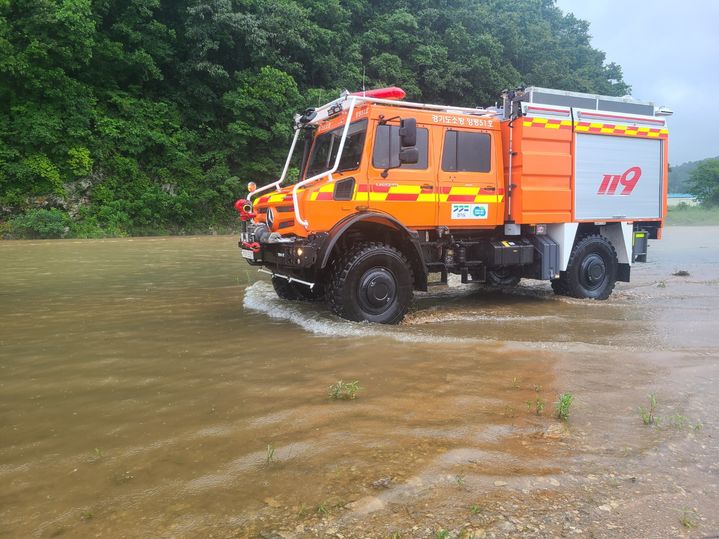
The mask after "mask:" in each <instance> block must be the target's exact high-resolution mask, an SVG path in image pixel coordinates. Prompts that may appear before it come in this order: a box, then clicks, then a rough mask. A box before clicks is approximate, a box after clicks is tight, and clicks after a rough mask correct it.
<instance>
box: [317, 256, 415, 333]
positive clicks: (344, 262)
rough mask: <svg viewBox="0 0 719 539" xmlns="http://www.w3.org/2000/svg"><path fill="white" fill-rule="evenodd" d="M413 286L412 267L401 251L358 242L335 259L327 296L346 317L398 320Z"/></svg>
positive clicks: (331, 303)
mask: <svg viewBox="0 0 719 539" xmlns="http://www.w3.org/2000/svg"><path fill="white" fill-rule="evenodd" d="M412 287H413V277H412V270H411V269H410V266H409V263H408V262H407V259H406V258H405V257H404V255H402V253H401V252H400V251H398V250H397V249H395V248H394V247H391V246H389V245H386V244H383V243H374V242H372V243H361V244H359V245H357V246H355V247H354V248H353V249H351V250H349V251H348V252H347V253H346V254H345V255H343V256H342V257H340V258H338V259H336V260H335V262H334V264H333V267H332V275H331V278H330V282H329V284H328V287H327V299H328V301H329V305H330V308H331V309H332V311H333V312H334V313H335V314H337V315H339V316H341V317H342V318H346V319H347V320H353V321H355V322H360V321H365V320H366V321H368V322H376V323H379V324H397V323H399V322H400V321H401V320H402V318H403V317H404V315H405V313H406V312H407V309H408V308H409V305H410V303H411V302H412V296H413V292H412Z"/></svg>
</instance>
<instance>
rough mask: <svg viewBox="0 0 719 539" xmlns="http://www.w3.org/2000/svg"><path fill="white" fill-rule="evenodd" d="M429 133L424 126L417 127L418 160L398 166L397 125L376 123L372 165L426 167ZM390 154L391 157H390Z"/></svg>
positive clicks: (376, 166) (380, 166) (381, 166)
mask: <svg viewBox="0 0 719 539" xmlns="http://www.w3.org/2000/svg"><path fill="white" fill-rule="evenodd" d="M428 141H429V133H428V131H427V128H426V127H418V128H417V150H418V151H419V160H418V161H417V162H416V163H413V164H411V165H409V164H407V163H404V164H402V166H401V167H400V166H399V164H400V163H399V126H397V125H386V124H385V125H378V126H377V132H376V133H375V137H374V148H373V150H372V166H373V167H374V168H378V169H383V170H384V169H386V168H397V167H399V168H416V169H426V168H427V166H428V165H427V154H428V146H429V144H428ZM390 156H391V157H390Z"/></svg>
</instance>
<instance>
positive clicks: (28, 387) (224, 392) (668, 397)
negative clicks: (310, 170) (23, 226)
mask: <svg viewBox="0 0 719 539" xmlns="http://www.w3.org/2000/svg"><path fill="white" fill-rule="evenodd" d="M649 259H650V261H649V262H648V263H647V264H642V265H637V266H635V267H634V269H633V270H632V271H633V276H632V277H633V281H632V283H629V284H627V283H619V284H618V285H617V288H616V290H615V293H614V295H613V296H612V297H611V298H610V300H608V301H606V302H592V301H580V300H573V299H567V298H558V297H555V296H553V295H552V293H551V291H550V289H549V286H548V285H547V284H544V283H539V282H533V281H523V282H522V284H521V285H520V286H519V287H518V288H516V289H514V290H511V291H491V290H487V289H484V288H481V287H477V286H472V285H466V286H463V285H454V286H450V287H449V288H447V287H438V288H436V289H434V290H433V291H432V292H431V293H430V294H422V295H419V297H418V298H417V301H416V302H415V306H414V308H413V310H412V312H411V313H410V315H409V316H408V317H407V318H406V320H405V321H404V322H403V324H402V325H400V326H396V327H384V326H373V325H367V324H356V323H350V322H345V321H342V320H340V319H338V318H336V317H334V316H332V315H331V314H329V313H328V312H327V311H326V310H325V309H324V308H320V307H318V306H317V305H312V304H298V303H288V302H283V301H280V300H278V299H277V298H276V297H275V295H274V292H273V291H272V288H271V286H270V285H269V283H268V281H267V279H266V278H265V276H262V275H261V274H258V273H257V272H256V271H255V270H254V269H252V268H250V267H249V266H248V265H247V264H246V263H245V262H244V261H243V260H242V259H241V258H240V256H239V253H238V250H237V248H236V239H235V238H232V237H190V238H150V239H117V240H89V241H35V242H0V307H1V309H2V310H1V311H0V312H1V313H2V323H1V324H0V485H1V488H0V537H35V536H39V537H51V536H66V537H89V536H93V537H94V536H105V537H140V536H144V537H210V536H212V537H265V538H270V537H345V538H350V537H445V536H446V537H459V536H461V537H471V536H472V535H473V534H474V536H475V537H482V536H487V537H514V536H535V537H545V536H546V537H552V536H566V537H575V536H590V537H592V536H593V537H625V536H628V537H676V536H692V537H706V536H716V535H719V511H717V508H719V404H718V403H719V383H718V382H719V321H718V320H719V318H718V316H717V309H718V308H719V228H709V227H707V228H700V227H695V228H670V229H668V230H666V232H665V239H664V240H663V241H661V242H651V247H650V251H649ZM677 270H686V271H688V272H689V275H688V276H675V275H673V273H675V272H676V271H677ZM340 379H341V380H345V381H354V380H357V381H359V385H360V386H361V389H360V391H359V393H358V397H357V398H356V399H355V400H348V401H333V400H330V399H328V396H327V395H328V387H329V386H330V384H333V383H334V382H336V381H338V380H340ZM565 391H568V392H571V393H572V394H573V395H574V403H573V404H572V406H571V409H570V418H569V420H568V421H567V422H562V421H559V420H558V419H556V418H555V417H554V411H555V410H554V408H555V405H554V403H555V401H556V400H557V395H558V394H560V393H562V392H565ZM649 393H653V394H654V395H655V398H656V409H655V411H654V415H655V416H656V418H657V419H656V424H654V425H645V424H644V423H643V421H642V418H641V415H640V412H639V410H638V409H639V407H644V408H645V409H648V408H649V407H650V403H649V399H648V397H647V395H648V394H649ZM445 530H446V531H447V532H448V533H447V534H446V535H445V532H444V531H445Z"/></svg>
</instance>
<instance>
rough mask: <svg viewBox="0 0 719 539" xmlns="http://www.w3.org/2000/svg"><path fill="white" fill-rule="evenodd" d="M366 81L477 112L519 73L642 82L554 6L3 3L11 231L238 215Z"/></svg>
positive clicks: (359, 0) (0, 38) (211, 220)
mask: <svg viewBox="0 0 719 539" xmlns="http://www.w3.org/2000/svg"><path fill="white" fill-rule="evenodd" d="M363 80H364V82H365V83H366V86H367V87H368V88H372V87H378V86H384V85H399V86H402V87H403V88H404V89H405V91H406V92H407V93H408V97H409V98H410V99H415V100H424V101H430V102H439V103H446V104H454V105H469V106H473V105H488V104H492V103H493V102H494V101H495V100H496V99H497V96H498V93H499V92H500V90H501V89H502V88H504V87H511V86H515V85H518V84H521V83H527V84H536V85H543V86H552V87H556V88H561V89H566V90H578V91H591V92H600V93H605V94H610V95H623V94H625V93H627V92H628V90H629V87H628V86H627V85H626V84H625V83H624V81H623V80H622V73H621V68H620V67H619V66H617V65H615V64H611V63H610V64H607V63H606V62H605V57H604V53H602V52H601V51H598V50H596V49H594V48H592V47H591V45H590V43H589V33H588V24H587V23H586V22H584V21H581V20H578V19H576V18H575V17H573V16H571V15H565V14H563V13H562V11H561V10H560V9H559V8H557V7H556V6H555V4H554V2H553V0H412V1H410V0H301V1H300V0H272V1H265V0H174V1H170V0H0V225H2V223H5V224H7V223H10V222H11V221H12V220H13V219H14V218H16V217H23V219H21V220H20V221H18V226H17V227H16V228H15V230H16V233H22V231H23V230H25V231H27V234H30V232H29V231H30V230H31V229H32V228H33V227H35V224H37V226H36V227H35V228H37V229H38V230H41V231H42V230H46V231H48V232H47V233H48V234H50V232H49V230H50V228H51V227H48V226H45V225H44V224H43V223H45V221H46V220H47V221H48V222H52V223H55V224H57V223H59V222H60V221H62V223H61V224H62V226H61V227H60V226H59V225H58V226H57V227H55V229H54V231H53V232H52V233H53V234H55V235H57V230H60V229H62V234H66V233H68V234H79V235H85V236H96V235H103V234H121V235H122V234H154V233H167V232H171V233H172V232H176V233H179V232H183V231H199V230H205V229H207V228H208V227H210V226H216V225H218V224H220V225H222V224H229V223H233V222H234V214H233V213H232V209H231V204H232V201H233V199H234V198H236V197H237V196H239V195H240V193H241V190H242V189H243V187H244V185H245V182H246V181H248V180H254V181H256V182H258V183H266V182H268V181H271V180H273V179H274V178H276V177H277V174H279V172H280V169H281V167H282V165H283V163H284V157H285V153H286V151H287V147H288V143H289V140H290V138H291V136H292V128H291V121H292V115H293V114H294V113H295V112H297V111H299V110H302V109H304V108H305V107H307V106H317V105H318V104H320V103H323V102H326V101H328V100H330V99H332V98H334V97H336V96H337V95H339V92H340V91H342V90H343V89H345V88H346V89H349V90H358V89H360V88H361V85H362V82H363ZM37 210H47V211H51V210H56V211H52V213H51V214H48V213H46V212H45V211H43V212H40V213H37V212H36V211H37ZM27 216H32V217H33V219H34V220H31V221H28V219H29V217H27ZM65 220H67V222H66V221H65ZM23 223H24V224H23ZM20 224H23V226H20ZM25 225H28V226H25ZM3 229H7V227H5V226H4V225H3ZM66 229H67V230H66ZM32 233H33V234H35V232H32ZM40 233H42V232H40Z"/></svg>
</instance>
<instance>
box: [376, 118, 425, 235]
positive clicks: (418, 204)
mask: <svg viewBox="0 0 719 539" xmlns="http://www.w3.org/2000/svg"><path fill="white" fill-rule="evenodd" d="M398 123H399V120H394V121H391V122H387V123H384V124H382V123H380V122H375V123H374V129H373V138H372V158H371V160H370V163H369V166H368V168H367V180H368V186H367V188H368V190H369V207H370V209H371V210H375V211H380V212H383V213H387V214H389V215H391V216H393V217H394V218H395V219H397V220H398V221H399V222H400V223H402V224H403V225H404V226H406V227H410V228H433V227H435V226H437V177H436V175H435V174H434V172H433V167H432V163H431V160H432V156H431V155H430V152H429V148H430V133H429V129H427V127H425V126H422V125H417V146H416V147H417V151H418V153H419V160H418V161H417V163H415V164H402V165H401V166H400V163H399V145H400V139H399V125H398ZM383 173H385V174H384V175H383Z"/></svg>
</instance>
